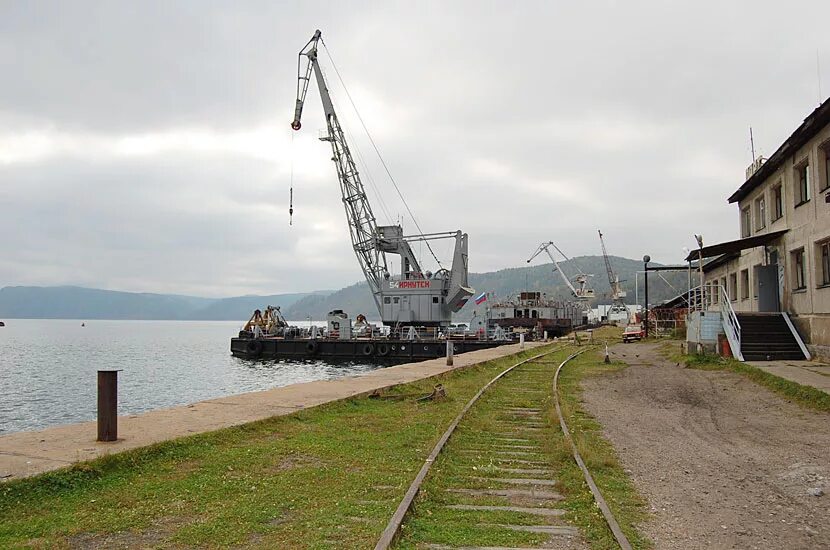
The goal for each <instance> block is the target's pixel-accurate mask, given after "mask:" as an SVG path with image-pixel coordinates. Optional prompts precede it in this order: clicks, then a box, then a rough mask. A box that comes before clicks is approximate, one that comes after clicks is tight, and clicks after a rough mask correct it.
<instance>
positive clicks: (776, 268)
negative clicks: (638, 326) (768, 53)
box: [704, 101, 830, 358]
mask: <svg viewBox="0 0 830 550" xmlns="http://www.w3.org/2000/svg"><path fill="white" fill-rule="evenodd" d="M828 195H830V101H825V102H824V103H823V104H822V105H821V106H819V107H818V108H817V109H816V110H815V111H813V112H812V113H811V114H810V116H808V117H807V118H806V119H805V120H804V122H803V123H802V124H801V125H800V126H799V127H798V128H797V129H796V130H795V132H793V134H792V135H791V136H790V137H789V138H788V139H787V140H786V141H785V142H784V143H783V144H782V145H781V146H780V147H779V148H778V149H777V150H776V151H775V153H773V155H772V156H771V157H770V158H769V159H768V160H764V159H759V160H758V161H756V162H754V163H753V165H752V166H750V168H748V169H747V179H746V181H745V183H744V184H743V185H741V187H740V188H739V189H738V190H736V191H735V192H734V193H733V194H732V196H730V197H729V202H730V203H734V204H737V206H738V226H739V231H740V235H741V241H743V242H744V243H746V244H748V245H749V244H755V243H758V242H762V243H763V244H761V245H755V246H747V247H745V248H743V249H741V250H735V251H731V252H730V253H728V254H723V255H721V256H719V257H718V258H716V259H714V260H712V261H710V262H708V263H707V264H705V265H704V273H705V279H706V282H707V284H711V283H717V284H718V285H720V286H721V287H722V288H724V289H725V290H726V295H727V297H728V299H729V300H730V301H731V305H732V307H733V309H734V310H735V311H736V312H765V311H784V312H787V313H788V314H789V316H790V318H791V319H792V321H793V323H794V324H795V326H796V327H797V328H798V331H799V333H800V334H801V337H802V338H803V339H804V341H805V343H806V344H807V346H808V348H809V349H810V351H811V353H812V354H813V355H814V356H816V355H817V356H822V357H825V358H827V357H830V196H828ZM741 241H737V242H741ZM709 299H710V301H717V300H719V299H723V295H722V294H719V293H711V297H710V298H709Z"/></svg>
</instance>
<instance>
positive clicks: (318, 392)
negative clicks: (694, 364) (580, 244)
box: [0, 342, 542, 481]
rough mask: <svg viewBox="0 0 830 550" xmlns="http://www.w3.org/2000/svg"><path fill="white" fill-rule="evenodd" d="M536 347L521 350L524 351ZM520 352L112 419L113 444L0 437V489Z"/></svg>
mask: <svg viewBox="0 0 830 550" xmlns="http://www.w3.org/2000/svg"><path fill="white" fill-rule="evenodd" d="M540 345H542V344H541V343H536V342H528V343H526V344H525V347H526V348H532V347H536V346H540ZM519 346H520V345H519V344H511V345H507V346H501V347H497V348H491V349H484V350H478V351H472V352H468V353H464V354H459V355H456V356H455V357H454V365H453V366H447V364H446V359H445V358H443V357H442V358H439V359H432V360H428V361H421V362H418V363H407V364H404V365H397V366H393V367H387V368H380V369H377V370H374V371H371V372H368V373H363V374H359V375H355V376H349V377H345V378H340V379H337V380H317V381H314V382H305V383H301V384H292V385H290V386H284V387H281V388H274V389H271V390H266V391H259V392H250V393H243V394H239V395H232V396H227V397H219V398H216V399H209V400H207V401H200V402H198V403H193V404H191V405H184V406H178V407H172V408H169V409H160V410H155V411H150V412H147V413H143V414H140V415H130V416H121V417H119V419H118V436H119V437H118V440H117V441H112V442H106V443H104V442H98V441H96V436H97V423H96V422H95V421H92V422H83V423H80V424H68V425H64V426H56V427H52V428H47V429H45V430H39V431H32V432H18V433H13V434H8V435H3V436H0V481H9V480H14V479H21V478H25V477H29V476H33V475H37V474H41V473H44V472H48V471H51V470H57V469H59V468H64V467H67V466H71V465H72V464H74V463H76V462H81V461H86V460H92V459H95V458H98V457H100V456H103V455H107V454H112V453H119V452H122V451H126V450H129V449H136V448H138V447H144V446H147V445H152V444H154V443H159V442H162V441H167V440H170V439H175V438H178V437H184V436H188V435H193V434H198V433H203V432H209V431H213V430H219V429H222V428H228V427H231V426H237V425H240V424H246V423H249V422H254V421H257V420H263V419H266V418H271V417H274V416H282V415H287V414H291V413H293V412H296V411H298V410H302V409H307V408H310V407H315V406H317V405H322V404H324V403H330V402H332V401H338V400H341V399H346V398H349V397H354V396H356V395H360V394H365V393H369V392H372V391H374V390H378V389H383V388H388V387H390V386H395V385H398V384H406V383H408V382H414V381H416V380H421V379H424V378H429V377H432V376H436V375H439V374H442V373H445V372H448V371H451V370H454V369H459V368H464V367H468V366H471V365H474V364H477V363H482V362H485V361H489V360H491V359H498V358H501V357H505V356H507V355H512V354H514V353H518V352H519V351H521V350H520V347H519Z"/></svg>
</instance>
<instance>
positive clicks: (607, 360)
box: [605, 342, 611, 363]
mask: <svg viewBox="0 0 830 550" xmlns="http://www.w3.org/2000/svg"><path fill="white" fill-rule="evenodd" d="M605 362H606V363H610V362H611V357H610V356H609V355H608V342H605Z"/></svg>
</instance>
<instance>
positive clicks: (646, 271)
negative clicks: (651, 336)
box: [643, 254, 651, 338]
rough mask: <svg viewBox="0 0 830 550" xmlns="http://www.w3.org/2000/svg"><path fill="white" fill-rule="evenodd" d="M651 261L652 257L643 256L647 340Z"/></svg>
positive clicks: (646, 336) (646, 332)
mask: <svg viewBox="0 0 830 550" xmlns="http://www.w3.org/2000/svg"><path fill="white" fill-rule="evenodd" d="M650 261H651V256H649V255H648V254H646V255H645V256H643V270H644V271H645V275H644V279H645V284H644V285H643V286H644V287H645V288H644V289H643V290H644V291H645V292H644V293H645V295H646V296H645V298H646V300H645V310H646V317H645V320H646V324H645V338H648V263H649V262H650Z"/></svg>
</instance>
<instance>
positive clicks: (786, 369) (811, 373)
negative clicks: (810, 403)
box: [747, 360, 830, 393]
mask: <svg viewBox="0 0 830 550" xmlns="http://www.w3.org/2000/svg"><path fill="white" fill-rule="evenodd" d="M747 364H749V365H752V366H753V367H756V368H758V369H761V370H762V371H764V372H768V373H770V374H773V375H775V376H779V377H781V378H785V379H787V380H790V381H792V382H796V383H798V384H801V385H803V386H812V387H814V388H816V389H819V390H821V391H823V392H825V393H830V365H827V364H824V363H818V362H816V361H791V360H785V361H747Z"/></svg>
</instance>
